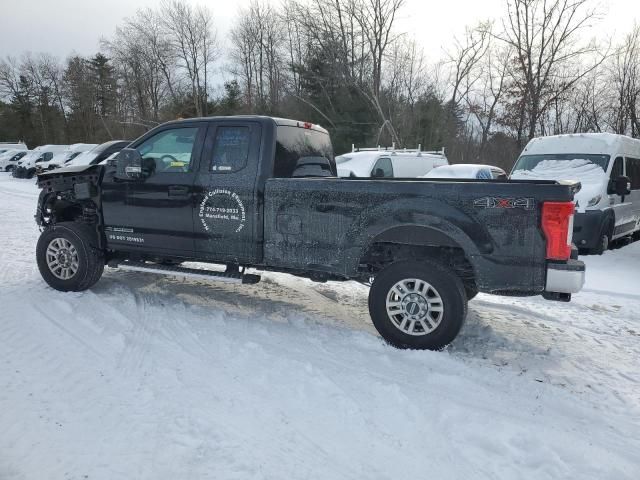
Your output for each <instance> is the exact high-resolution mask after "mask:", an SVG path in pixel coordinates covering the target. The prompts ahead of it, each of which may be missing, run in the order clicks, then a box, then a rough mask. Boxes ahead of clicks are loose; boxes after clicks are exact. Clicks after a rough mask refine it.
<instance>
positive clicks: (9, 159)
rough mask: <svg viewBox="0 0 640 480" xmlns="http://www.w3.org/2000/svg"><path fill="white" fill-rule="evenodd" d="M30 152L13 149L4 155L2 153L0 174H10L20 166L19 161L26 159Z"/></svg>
mask: <svg viewBox="0 0 640 480" xmlns="http://www.w3.org/2000/svg"><path fill="white" fill-rule="evenodd" d="M28 152H29V150H16V149H15V148H12V149H11V150H7V151H6V152H4V153H0V172H10V171H11V170H13V169H14V168H15V167H16V165H17V164H18V160H20V159H21V158H22V157H24V156H25V155H26V154H27V153H28Z"/></svg>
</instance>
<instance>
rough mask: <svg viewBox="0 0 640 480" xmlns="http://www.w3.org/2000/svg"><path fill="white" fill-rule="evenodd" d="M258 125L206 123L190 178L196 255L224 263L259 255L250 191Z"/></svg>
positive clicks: (258, 227)
mask: <svg viewBox="0 0 640 480" xmlns="http://www.w3.org/2000/svg"><path fill="white" fill-rule="evenodd" d="M261 133H262V132H261V126H260V124H259V123H258V122H252V121H242V120H240V121H238V120H229V121H225V120H220V121H216V122H212V123H211V124H210V125H209V129H208V131H207V136H206V140H205V146H204V149H203V155H202V161H201V162H200V168H199V171H198V176H197V178H196V182H195V202H196V209H195V211H194V219H193V222H194V230H195V248H196V252H197V255H198V257H201V258H203V259H206V260H213V261H220V262H228V263H248V264H250V263H256V262H258V261H259V260H261V258H262V245H258V242H257V241H256V239H257V238H259V237H260V236H261V234H262V227H263V225H262V221H261V217H260V213H261V211H262V210H261V209H262V206H261V205H257V202H256V199H257V198H259V195H258V193H257V192H256V185H257V177H258V171H259V170H258V168H259V165H258V164H259V158H260V148H261V147H260V140H261Z"/></svg>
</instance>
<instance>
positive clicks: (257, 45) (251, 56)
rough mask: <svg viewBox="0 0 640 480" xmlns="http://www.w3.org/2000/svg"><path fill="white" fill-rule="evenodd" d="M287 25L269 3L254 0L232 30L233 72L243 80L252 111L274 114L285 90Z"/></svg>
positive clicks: (248, 103)
mask: <svg viewBox="0 0 640 480" xmlns="http://www.w3.org/2000/svg"><path fill="white" fill-rule="evenodd" d="M283 38H284V25H283V23H282V17H281V16H280V15H279V14H278V12H276V10H275V9H274V8H273V7H272V6H271V5H268V4H265V3H260V2H258V1H256V0H254V1H252V2H251V4H250V5H249V7H248V8H247V9H243V10H241V11H240V15H239V18H238V21H237V23H236V25H235V26H234V28H233V29H232V30H231V44H232V49H231V59H232V62H233V64H232V69H231V71H232V73H234V74H235V75H236V76H238V77H240V78H241V79H242V83H243V85H244V90H245V98H246V102H247V105H248V107H249V109H250V110H252V109H253V108H254V107H257V108H258V109H259V110H260V111H263V112H275V111H276V109H277V105H278V103H279V98H280V94H281V92H282V87H283V77H284V75H283V71H284V70H285V62H284V40H283Z"/></svg>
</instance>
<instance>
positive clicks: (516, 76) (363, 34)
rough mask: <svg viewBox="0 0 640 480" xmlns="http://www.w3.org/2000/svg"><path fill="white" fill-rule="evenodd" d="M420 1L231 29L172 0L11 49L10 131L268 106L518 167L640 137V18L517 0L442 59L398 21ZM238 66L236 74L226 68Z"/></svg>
mask: <svg viewBox="0 0 640 480" xmlns="http://www.w3.org/2000/svg"><path fill="white" fill-rule="evenodd" d="M403 8H404V0H285V1H284V2H283V3H282V4H281V5H280V6H278V7H275V6H273V5H271V4H268V3H263V2H261V1H259V0H255V1H254V2H253V3H251V4H250V6H249V7H248V8H246V9H242V10H240V11H239V13H238V16H237V18H236V19H235V21H234V24H233V26H232V28H231V32H230V34H229V35H228V37H227V38H219V36H218V35H217V30H216V25H215V23H216V22H215V10H210V9H208V8H207V7H204V6H192V5H191V4H187V3H184V2H182V1H181V0H165V1H163V2H162V3H160V5H159V6H158V7H157V8H154V9H145V10H140V11H138V13H137V14H136V15H135V16H134V17H132V18H127V19H125V20H123V22H122V24H121V25H120V26H118V27H117V29H116V31H115V32H114V34H113V35H111V36H110V37H109V38H106V39H103V40H102V41H101V42H100V49H99V53H96V54H95V55H93V56H91V57H88V58H85V57H81V56H71V57H69V58H67V59H66V60H65V61H64V62H61V61H60V60H59V59H57V58H55V57H53V56H51V55H49V54H46V53H42V54H29V53H26V54H23V55H22V56H20V57H13V56H10V57H7V58H5V59H3V60H1V61H0V99H1V102H0V140H13V139H23V140H25V141H26V142H27V143H28V145H29V146H30V147H33V146H36V145H39V144H44V143H74V142H101V141H106V140H108V139H115V138H135V137H136V136H138V135H140V134H141V133H144V132H145V131H146V130H148V129H150V128H153V127H154V126H155V125H158V124H159V123H162V122H163V121H166V120H170V119H175V118H188V117H194V116H207V115H231V114H247V113H255V114H265V115H276V116H282V117H290V118H297V119H301V120H307V121H311V122H314V123H319V124H321V125H323V126H325V127H326V128H328V129H329V130H330V132H331V134H332V138H333V141H334V147H335V150H336V152H337V153H342V152H344V151H346V150H349V149H350V148H351V144H353V143H355V144H356V145H360V146H372V145H378V144H380V145H390V144H392V143H395V145H396V146H399V147H408V148H411V147H413V148H415V147H416V146H417V145H421V146H422V148H423V149H440V148H442V147H445V148H446V151H447V155H448V157H449V159H450V160H451V161H452V162H483V163H491V164H495V165H499V166H503V167H505V168H509V167H510V166H511V164H512V162H513V160H514V158H515V157H516V156H517V154H518V153H519V151H520V150H521V149H522V147H523V145H524V144H525V143H526V142H527V141H528V140H529V139H530V138H532V137H534V136H536V135H549V134H557V133H571V132H592V131H595V132H600V131H610V132H615V133H624V134H628V135H632V136H635V137H640V118H639V116H638V115H639V113H640V26H638V25H636V26H635V27H634V28H633V29H632V31H631V32H629V33H628V34H627V35H626V36H625V37H624V38H623V39H622V40H621V42H620V43H619V44H616V45H614V44H606V45H603V44H596V42H595V41H594V40H592V39H590V38H589V36H590V35H591V32H592V31H594V30H593V29H594V27H597V25H598V21H599V16H598V12H597V11H596V10H595V9H594V7H592V6H591V2H590V0H505V13H504V16H503V18H501V19H497V20H495V21H493V22H481V23H479V24H477V25H475V26H470V27H468V28H467V29H466V33H465V35H464V36H463V38H458V39H452V42H451V43H452V47H451V48H450V49H449V51H447V52H445V53H443V58H442V59H439V60H438V61H437V62H428V61H427V59H426V58H425V55H424V53H423V51H422V49H421V47H420V46H419V45H417V44H416V42H415V41H414V40H412V39H411V38H409V37H408V35H407V34H405V33H403V32H400V31H398V28H397V19H398V16H399V15H401V14H403V12H404V14H407V13H410V12H406V11H404V10H403ZM223 79H226V81H224V80H223Z"/></svg>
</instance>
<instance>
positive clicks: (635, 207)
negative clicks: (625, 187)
mask: <svg viewBox="0 0 640 480" xmlns="http://www.w3.org/2000/svg"><path fill="white" fill-rule="evenodd" d="M626 168H627V177H629V180H631V193H630V194H629V197H628V201H629V202H630V203H631V207H630V211H631V217H632V220H633V221H635V225H634V226H633V228H634V229H638V228H640V158H633V157H626Z"/></svg>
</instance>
